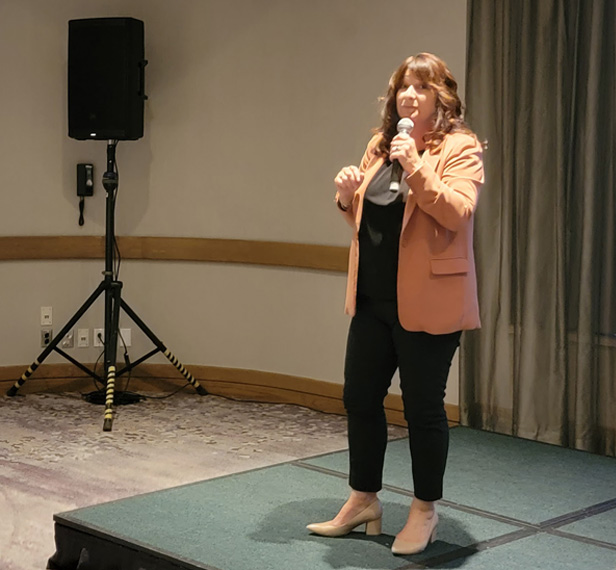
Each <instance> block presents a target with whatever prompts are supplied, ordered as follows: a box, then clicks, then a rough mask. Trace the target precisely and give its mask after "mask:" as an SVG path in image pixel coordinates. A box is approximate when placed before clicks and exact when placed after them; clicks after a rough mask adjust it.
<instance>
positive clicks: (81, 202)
mask: <svg viewBox="0 0 616 570" xmlns="http://www.w3.org/2000/svg"><path fill="white" fill-rule="evenodd" d="M84 206H85V198H84V197H83V196H80V198H79V225H80V226H83V224H84V223H85V220H84V219H83V208H84Z"/></svg>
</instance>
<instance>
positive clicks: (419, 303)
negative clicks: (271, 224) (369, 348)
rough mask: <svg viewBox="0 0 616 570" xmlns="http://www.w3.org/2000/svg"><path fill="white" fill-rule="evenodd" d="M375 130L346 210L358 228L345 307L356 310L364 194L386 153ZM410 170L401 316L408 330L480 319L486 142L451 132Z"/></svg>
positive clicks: (434, 329)
mask: <svg viewBox="0 0 616 570" xmlns="http://www.w3.org/2000/svg"><path fill="white" fill-rule="evenodd" d="M379 136H380V135H376V136H375V137H373V138H372V140H371V141H370V143H369V144H368V147H367V149H366V152H365V154H364V157H363V158H362V161H361V164H360V167H359V168H360V170H362V171H363V172H364V173H365V177H364V181H363V183H362V185H361V186H360V187H359V188H358V189H357V191H356V192H355V196H354V197H353V202H352V207H351V208H349V210H348V211H347V212H343V213H342V214H343V216H344V217H345V218H346V220H347V222H348V223H349V224H350V225H351V227H352V228H353V230H354V231H353V240H352V242H351V248H350V253H349V272H348V280H347V291H346V303H345V312H346V313H347V314H349V315H354V314H355V306H356V294H357V274H358V268H359V237H358V236H359V226H360V223H361V216H362V209H363V201H364V194H365V192H366V187H367V186H368V184H369V183H370V180H372V177H373V176H374V174H375V173H376V172H377V171H378V169H379V168H380V167H381V165H382V164H383V161H384V159H383V158H382V157H379V156H377V154H375V149H376V145H377V143H378V140H379ZM406 174H407V176H406V178H405V180H406V182H407V184H408V186H409V195H408V199H407V202H406V205H405V209H404V217H403V222H402V231H401V233H400V250H399V256H398V318H399V320H400V323H401V324H402V326H403V327H404V328H405V329H406V330H409V331H425V332H428V333H430V334H445V333H450V332H454V331H458V330H468V329H475V328H479V327H480V326H481V323H480V320H479V306H478V302H477V278H476V275H475V259H474V255H473V213H474V211H475V207H476V204H477V198H478V195H479V190H480V188H481V186H482V184H483V180H484V173H483V161H482V148H481V145H480V143H479V142H478V141H477V139H476V138H475V137H474V136H472V135H469V134H464V133H452V134H448V135H446V136H445V138H444V140H443V142H442V143H441V145H440V146H439V147H438V148H437V149H436V150H434V151H429V150H426V152H425V153H424V155H423V158H422V164H421V165H420V166H419V167H418V168H417V169H416V170H415V171H414V172H412V173H411V174H410V175H409V174H408V173H406Z"/></svg>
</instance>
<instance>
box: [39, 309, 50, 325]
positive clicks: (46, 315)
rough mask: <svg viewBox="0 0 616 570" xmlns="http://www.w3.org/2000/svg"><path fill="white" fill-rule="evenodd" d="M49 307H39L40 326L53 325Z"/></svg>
mask: <svg viewBox="0 0 616 570" xmlns="http://www.w3.org/2000/svg"><path fill="white" fill-rule="evenodd" d="M52 313H53V311H52V308H51V307H41V326H42V327H50V326H51V325H52V324H53V318H52Z"/></svg>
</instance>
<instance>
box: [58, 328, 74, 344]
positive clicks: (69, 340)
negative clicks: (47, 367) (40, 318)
mask: <svg viewBox="0 0 616 570" xmlns="http://www.w3.org/2000/svg"><path fill="white" fill-rule="evenodd" d="M74 346H75V331H69V332H67V333H66V334H65V335H64V338H63V339H62V340H61V341H60V348H74Z"/></svg>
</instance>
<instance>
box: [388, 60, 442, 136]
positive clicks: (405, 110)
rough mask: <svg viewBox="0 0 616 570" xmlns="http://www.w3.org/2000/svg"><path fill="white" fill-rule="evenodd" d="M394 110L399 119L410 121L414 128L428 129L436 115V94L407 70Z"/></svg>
mask: <svg viewBox="0 0 616 570" xmlns="http://www.w3.org/2000/svg"><path fill="white" fill-rule="evenodd" d="M396 109H397V111H398V115H399V116H400V118H402V117H408V118H410V119H412V120H413V123H415V127H418V126H423V127H429V126H431V125H432V123H433V121H434V115H435V113H436V94H435V93H434V91H432V89H430V87H429V86H428V85H427V84H426V83H424V82H423V81H421V80H420V79H419V78H418V77H417V76H416V75H415V74H414V73H413V72H412V71H408V70H407V72H406V73H405V74H404V81H403V83H402V86H401V87H400V89H398V94H397V95H396Z"/></svg>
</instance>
